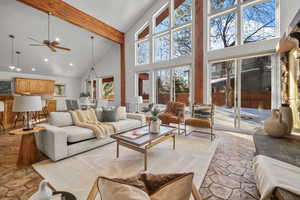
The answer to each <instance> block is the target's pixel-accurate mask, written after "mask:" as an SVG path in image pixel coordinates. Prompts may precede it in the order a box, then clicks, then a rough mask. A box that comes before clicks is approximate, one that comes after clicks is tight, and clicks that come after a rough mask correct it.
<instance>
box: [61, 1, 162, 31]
mask: <svg viewBox="0 0 300 200" xmlns="http://www.w3.org/2000/svg"><path fill="white" fill-rule="evenodd" d="M63 1H65V2H66V3H68V4H70V5H72V6H74V7H76V8H77V9H79V10H82V11H83V12H86V13H88V14H89V15H91V16H93V17H95V18H97V19H99V20H101V21H103V22H105V23H107V24H109V25H111V26H112V27H114V28H116V29H118V30H119V31H122V32H126V31H127V30H129V28H130V26H132V25H133V23H134V22H135V21H137V20H138V18H139V17H141V15H143V14H144V13H145V10H147V9H148V8H149V7H150V6H151V5H152V4H153V3H154V2H155V1H156V0H63Z"/></svg>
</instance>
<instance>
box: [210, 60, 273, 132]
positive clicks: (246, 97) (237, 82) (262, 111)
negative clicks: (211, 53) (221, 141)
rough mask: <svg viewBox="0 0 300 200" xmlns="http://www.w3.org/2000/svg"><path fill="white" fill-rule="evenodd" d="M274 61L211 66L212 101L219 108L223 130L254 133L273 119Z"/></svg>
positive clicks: (235, 61) (219, 122)
mask: <svg viewBox="0 0 300 200" xmlns="http://www.w3.org/2000/svg"><path fill="white" fill-rule="evenodd" d="M273 57H274V56H272V55H268V56H260V57H254V58H246V59H236V60H229V61H223V62H219V63H213V64H211V65H210V66H209V72H210V73H209V81H210V91H209V93H210V94H209V95H210V97H211V98H210V101H211V102H212V103H213V104H215V105H216V107H217V111H216V112H217V117H216V118H217V119H216V120H217V123H218V124H219V125H220V126H223V127H231V128H239V129H251V128H255V127H256V126H257V125H258V124H261V123H263V121H264V120H265V119H266V118H268V117H269V116H270V110H271V100H272V91H271V90H272V69H273V67H272V66H274V60H275V59H272V58H273ZM218 118H219V119H218Z"/></svg>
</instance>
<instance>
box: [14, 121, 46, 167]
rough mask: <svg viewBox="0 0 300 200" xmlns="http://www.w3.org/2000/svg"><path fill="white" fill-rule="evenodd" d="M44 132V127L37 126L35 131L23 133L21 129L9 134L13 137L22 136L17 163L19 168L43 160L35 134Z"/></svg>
mask: <svg viewBox="0 0 300 200" xmlns="http://www.w3.org/2000/svg"><path fill="white" fill-rule="evenodd" d="M43 130H45V128H44V127H39V126H35V127H34V128H33V130H29V131H23V129H22V128H20V129H15V130H12V131H10V132H9V134H11V135H21V136H22V140H21V144H20V150H19V156H18V162H17V166H18V167H23V166H28V165H31V164H33V163H35V162H38V161H39V160H40V159H41V154H40V152H39V151H38V149H37V146H36V142H35V136H34V134H35V133H37V132H40V131H43Z"/></svg>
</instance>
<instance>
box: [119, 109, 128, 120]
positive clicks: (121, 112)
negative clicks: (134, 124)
mask: <svg viewBox="0 0 300 200" xmlns="http://www.w3.org/2000/svg"><path fill="white" fill-rule="evenodd" d="M117 118H118V120H125V119H127V113H126V107H124V106H118V107H117Z"/></svg>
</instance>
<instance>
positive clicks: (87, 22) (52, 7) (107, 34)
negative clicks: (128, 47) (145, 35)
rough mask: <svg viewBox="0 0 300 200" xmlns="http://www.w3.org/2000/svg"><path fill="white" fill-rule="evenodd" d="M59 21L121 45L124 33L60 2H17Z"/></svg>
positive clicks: (33, 0)
mask: <svg viewBox="0 0 300 200" xmlns="http://www.w3.org/2000/svg"><path fill="white" fill-rule="evenodd" d="M17 1H19V2H22V3H24V4H26V5H29V6H31V7H34V8H36V9H38V10H41V11H43V12H46V13H49V12H50V13H51V14H52V15H53V16H56V17H58V18H60V19H63V20H65V21H67V22H70V23H72V24H74V25H76V26H79V27H81V28H83V29H86V30H88V31H90V32H93V33H95V34H98V35H100V36H102V37H104V38H106V39H109V40H111V41H113V42H116V43H119V44H123V43H124V33H123V32H120V31H119V30H117V29H115V28H113V27H111V26H109V25H107V24H105V23H104V22H101V21H100V20H98V19H96V18H95V17H92V16H90V15H88V14H86V13H85V12H82V11H81V10H79V9H77V8H75V7H73V6H71V5H70V4H68V3H66V2H64V1H62V0H17Z"/></svg>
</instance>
